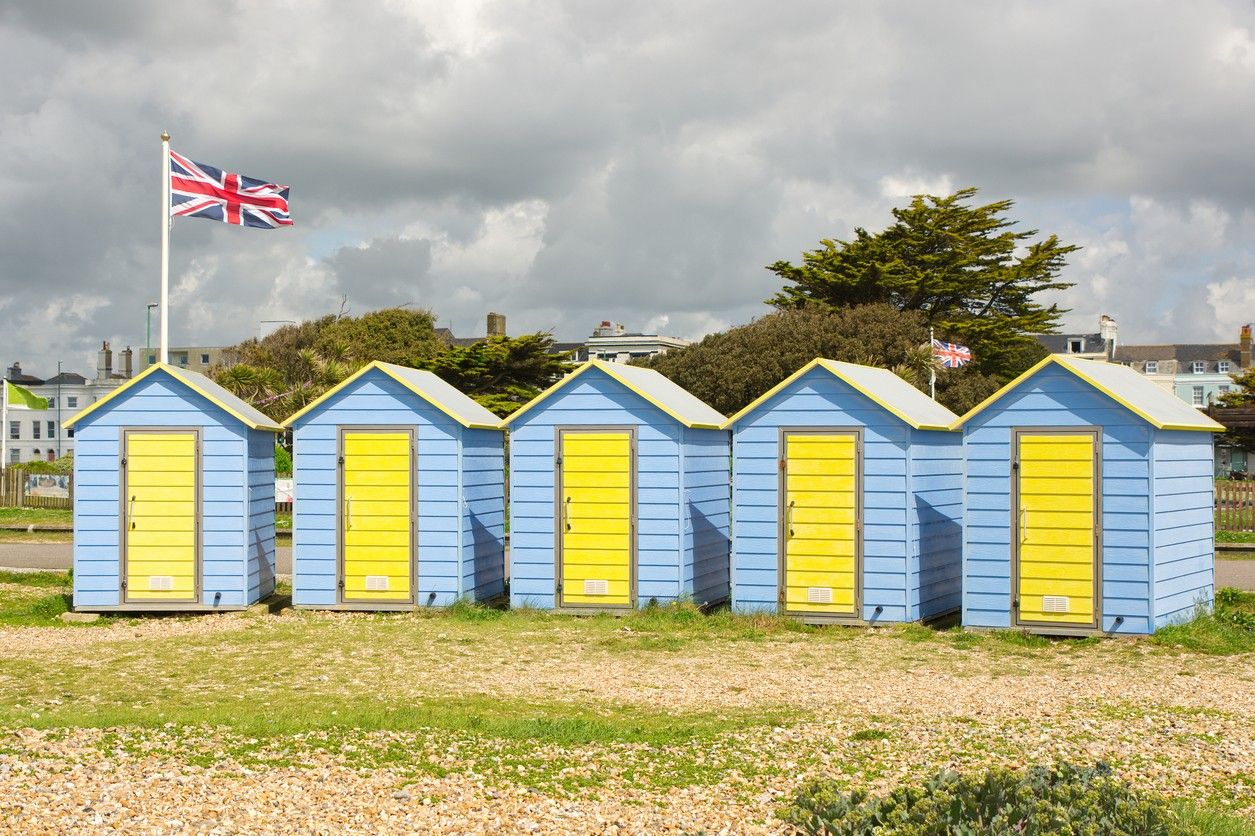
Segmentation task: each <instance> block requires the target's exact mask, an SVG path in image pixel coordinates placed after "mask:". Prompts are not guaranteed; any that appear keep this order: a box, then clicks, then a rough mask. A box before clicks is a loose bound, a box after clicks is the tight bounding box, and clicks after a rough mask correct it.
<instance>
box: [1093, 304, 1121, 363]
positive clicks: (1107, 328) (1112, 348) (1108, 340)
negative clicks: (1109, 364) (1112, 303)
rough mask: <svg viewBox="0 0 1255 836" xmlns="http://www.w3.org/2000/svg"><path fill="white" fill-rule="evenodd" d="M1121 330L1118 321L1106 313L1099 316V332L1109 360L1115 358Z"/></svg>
mask: <svg viewBox="0 0 1255 836" xmlns="http://www.w3.org/2000/svg"><path fill="white" fill-rule="evenodd" d="M1119 330H1120V329H1119V328H1118V327H1117V326H1116V321H1115V320H1114V319H1112V318H1111V317H1109V316H1107V315H1106V314H1103V315H1102V316H1100V317H1099V318H1098V334H1099V336H1101V337H1102V342H1103V348H1105V349H1106V351H1107V360H1109V361H1110V360H1114V359H1115V356H1116V335H1117V334H1118V333H1119Z"/></svg>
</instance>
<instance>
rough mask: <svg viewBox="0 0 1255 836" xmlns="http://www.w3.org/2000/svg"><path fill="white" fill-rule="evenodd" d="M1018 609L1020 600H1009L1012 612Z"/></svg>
mask: <svg viewBox="0 0 1255 836" xmlns="http://www.w3.org/2000/svg"><path fill="white" fill-rule="evenodd" d="M1019 608H1020V599H1019V598H1013V599H1012V600H1011V609H1013V610H1018V609H1019Z"/></svg>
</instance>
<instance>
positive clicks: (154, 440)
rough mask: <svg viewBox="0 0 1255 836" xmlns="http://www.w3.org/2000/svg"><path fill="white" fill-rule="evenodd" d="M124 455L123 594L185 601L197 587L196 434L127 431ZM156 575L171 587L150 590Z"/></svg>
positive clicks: (134, 598) (129, 597)
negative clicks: (124, 527) (124, 536)
mask: <svg viewBox="0 0 1255 836" xmlns="http://www.w3.org/2000/svg"><path fill="white" fill-rule="evenodd" d="M126 459H127V466H126V480H127V484H126V486H125V492H124V495H125V498H126V500H127V501H126V502H125V506H126V507H125V510H124V513H125V515H126V516H125V520H126V524H127V531H126V598H127V600H129V601H186V600H190V599H191V598H192V597H193V596H194V595H195V590H196V510H197V509H196V501H195V500H196V491H195V484H196V435H195V434H194V433H127V434H126ZM131 497H134V501H130V499H131ZM155 577H156V578H161V579H163V580H164V579H169V584H170V587H171V588H170V589H168V590H167V589H151V588H150V587H151V585H152V582H153V578H155Z"/></svg>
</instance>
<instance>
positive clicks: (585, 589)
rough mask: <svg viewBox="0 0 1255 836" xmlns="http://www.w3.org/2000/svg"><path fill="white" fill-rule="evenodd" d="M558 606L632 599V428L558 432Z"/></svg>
mask: <svg viewBox="0 0 1255 836" xmlns="http://www.w3.org/2000/svg"><path fill="white" fill-rule="evenodd" d="M560 438H561V453H560V461H559V473H560V482H559V490H558V496H557V500H558V509H557V510H558V515H557V516H558V526H559V537H560V538H561V540H560V542H561V557H560V563H561V575H560V579H559V584H560V585H559V588H558V593H559V605H560V606H577V607H578V606H594V607H598V606H600V607H628V606H631V605H632V604H633V603H634V602H635V600H636V595H635V590H634V584H635V574H636V573H635V571H634V566H633V556H634V553H635V548H634V544H633V539H634V537H633V532H634V530H635V525H634V520H633V516H634V514H633V511H634V503H633V501H632V492H633V488H634V479H633V475H634V470H635V468H634V467H633V466H632V459H633V447H634V445H633V434H632V431H631V430H604V431H596V432H585V431H573V430H563V431H562V433H561V437H560Z"/></svg>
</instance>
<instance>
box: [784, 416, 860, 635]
mask: <svg viewBox="0 0 1255 836" xmlns="http://www.w3.org/2000/svg"><path fill="white" fill-rule="evenodd" d="M856 453H857V444H856V438H855V436H853V435H851V434H848V433H846V434H831V433H829V434H801V435H786V436H785V491H784V501H785V509H784V510H785V514H786V522H787V525H786V527H785V532H784V537H785V560H784V563H785V566H784V575H785V576H784V578H782V583H783V584H784V599H785V608H786V609H788V610H790V611H793V612H813V613H829V614H845V615H850V614H853V612H854V599H855V597H856V596H855V583H856V577H855V568H856V559H855V555H856V554H857V544H856V542H855V538H856V535H857V527H856V519H857V508H856V507H855V506H856V502H857V487H858V479H857V474H856V465H857V455H856ZM812 587H817V588H823V589H827V590H829V591H830V592H829V594H830V595H831V598H832V600H831V603H813V602H811V601H810V600H809V590H810V588H812Z"/></svg>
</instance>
